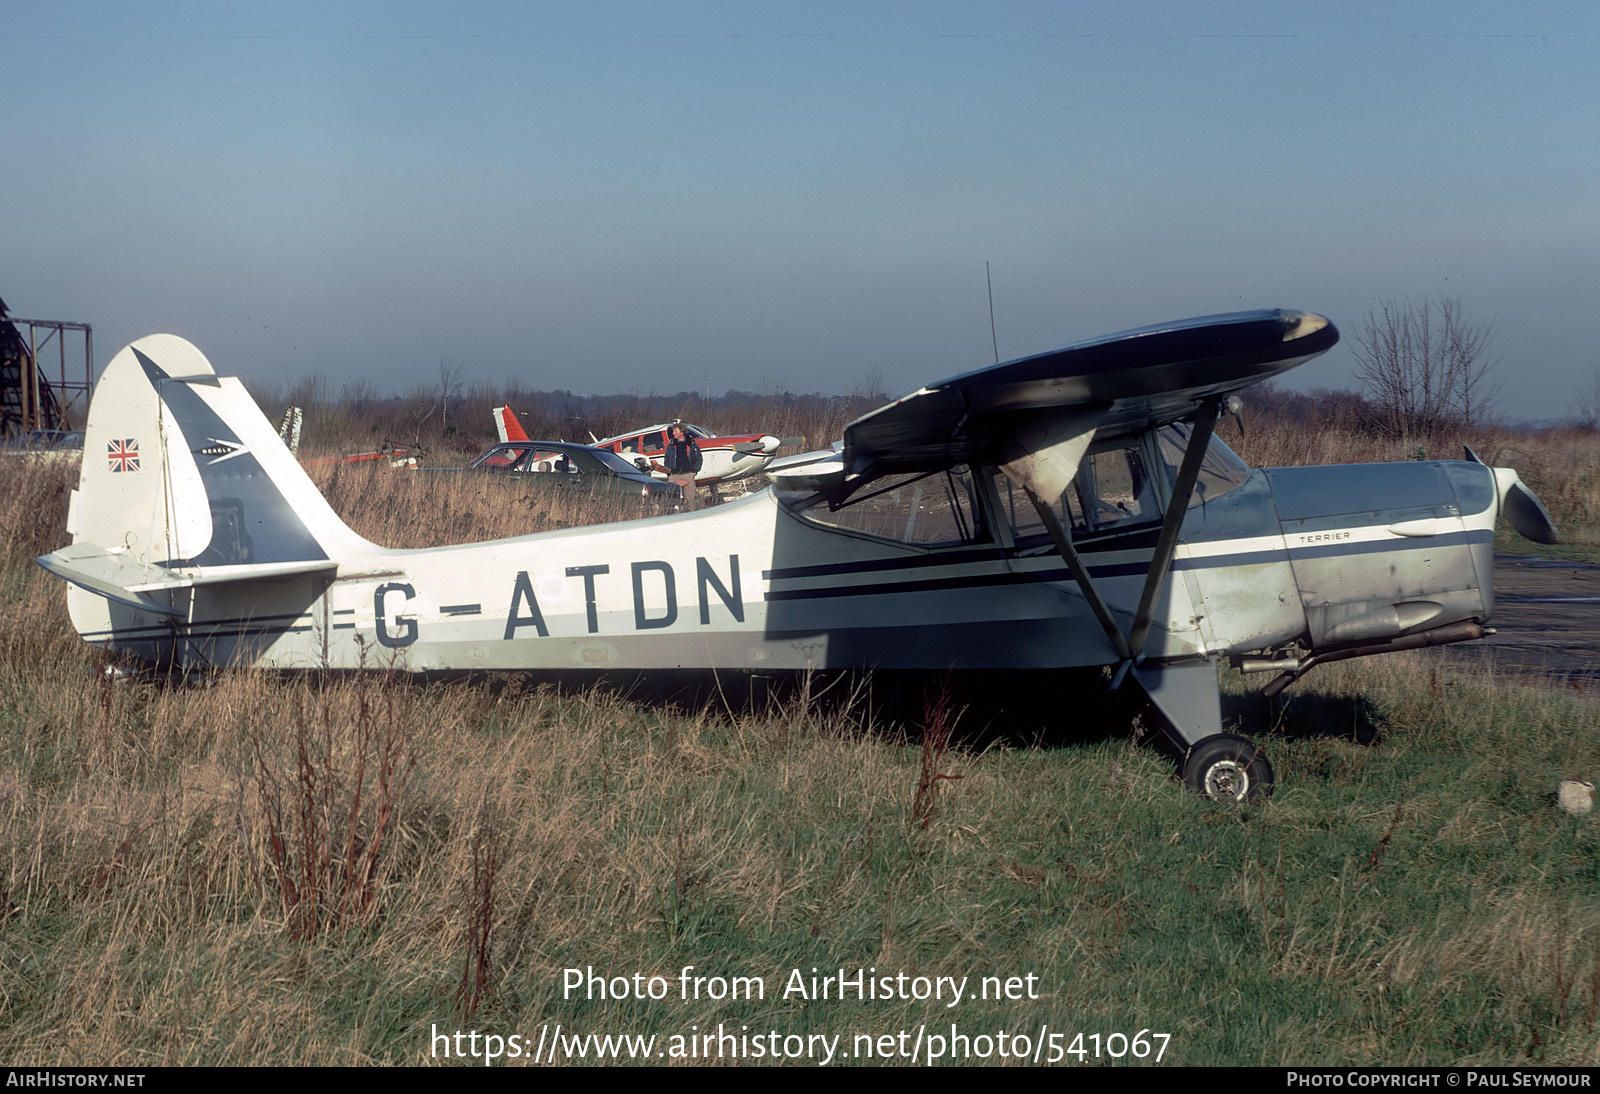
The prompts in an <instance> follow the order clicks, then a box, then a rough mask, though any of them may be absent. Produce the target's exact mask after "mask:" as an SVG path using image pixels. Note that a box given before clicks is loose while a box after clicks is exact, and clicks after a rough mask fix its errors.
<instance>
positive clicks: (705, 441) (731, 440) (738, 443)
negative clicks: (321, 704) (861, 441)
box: [494, 406, 806, 486]
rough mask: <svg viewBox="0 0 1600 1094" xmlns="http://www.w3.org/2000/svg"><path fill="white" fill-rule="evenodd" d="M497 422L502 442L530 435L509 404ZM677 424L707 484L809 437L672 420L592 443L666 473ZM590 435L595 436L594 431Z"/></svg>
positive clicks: (735, 475) (761, 465)
mask: <svg viewBox="0 0 1600 1094" xmlns="http://www.w3.org/2000/svg"><path fill="white" fill-rule="evenodd" d="M494 425H495V429H496V430H498V431H499V433H500V441H501V443H505V442H507V441H526V440H528V439H529V437H528V434H527V431H526V430H524V429H523V428H522V423H521V422H519V421H517V416H516V414H515V413H513V412H512V410H511V408H510V407H508V406H497V407H495V409H494ZM674 425H682V426H683V428H684V429H685V431H687V432H688V434H689V436H690V437H692V438H694V442H695V443H696V444H698V445H699V446H700V455H701V466H700V470H699V471H698V472H697V473H696V474H695V477H694V481H695V482H697V483H700V484H702V485H705V486H713V485H715V484H717V483H722V482H732V481H733V480H734V479H742V478H744V477H745V476H747V475H754V474H756V473H757V472H758V471H765V470H766V469H767V465H768V464H769V463H771V462H772V458H773V457H774V456H776V455H777V454H778V449H779V448H781V447H782V446H784V445H786V444H787V445H797V446H799V447H802V448H803V447H804V446H805V440H806V439H805V438H804V437H785V438H782V439H779V438H777V437H774V436H772V435H771V434H770V433H739V434H736V435H734V436H729V437H714V436H712V435H711V434H710V433H709V432H708V431H706V430H704V429H701V428H700V427H699V426H697V425H690V424H689V423H688V422H668V423H664V424H661V425H652V426H646V427H645V428H644V429H636V430H634V431H633V432H632V433H619V434H617V435H616V436H615V437H607V438H605V439H604V440H599V441H595V440H591V442H590V443H591V444H592V445H593V447H595V448H604V449H608V450H609V451H612V452H615V453H616V454H617V455H619V456H621V457H622V458H623V459H625V460H628V461H630V462H631V463H633V464H634V465H635V466H637V467H639V468H640V469H641V470H645V471H651V472H653V473H655V474H658V475H665V474H666V468H665V467H664V466H663V465H662V463H661V461H662V459H663V458H665V456H666V451H667V443H666V434H667V430H668V429H670V428H671V427H672V426H674ZM590 436H591V438H592V437H593V434H591V435H590Z"/></svg>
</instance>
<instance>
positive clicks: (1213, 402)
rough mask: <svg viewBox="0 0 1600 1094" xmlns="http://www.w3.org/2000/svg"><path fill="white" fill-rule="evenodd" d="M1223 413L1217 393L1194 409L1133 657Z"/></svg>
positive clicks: (1132, 640) (1131, 640)
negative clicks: (1187, 444) (1192, 420)
mask: <svg viewBox="0 0 1600 1094" xmlns="http://www.w3.org/2000/svg"><path fill="white" fill-rule="evenodd" d="M1221 414H1222V400H1221V399H1220V398H1216V397H1213V398H1210V399H1207V400H1206V401H1205V402H1203V403H1201V404H1200V409H1199V410H1198V411H1197V412H1196V413H1195V416H1194V429H1193V431H1192V432H1191V433H1190V434H1189V447H1188V448H1186V449H1184V450H1183V465H1182V466H1181V467H1179V468H1178V479H1177V481H1176V482H1174V483H1173V484H1172V497H1171V498H1170V499H1168V501H1167V512H1166V515H1165V516H1164V517H1163V518H1162V521H1161V535H1160V537H1159V538H1158V539H1157V540H1156V550H1155V554H1154V555H1152V556H1151V558H1150V571H1149V573H1147V574H1145V578H1144V591H1143V592H1141V593H1140V594H1139V610H1138V612H1137V613H1135V615H1134V617H1133V630H1132V631H1130V632H1129V634H1128V649H1129V652H1130V655H1131V656H1132V657H1133V659H1134V660H1138V659H1139V657H1140V656H1141V655H1142V654H1143V653H1144V642H1145V639H1146V638H1148V637H1149V636H1150V621H1151V614H1152V611H1151V610H1152V608H1153V607H1154V606H1155V602H1156V597H1157V596H1159V595H1160V593H1161V588H1162V586H1163V585H1165V584H1166V582H1167V571H1168V570H1169V569H1170V568H1171V567H1172V556H1173V554H1174V553H1175V552H1176V551H1177V549H1178V532H1179V531H1180V530H1181V529H1182V528H1183V514H1184V512H1185V511H1186V510H1187V509H1188V508H1189V496H1190V495H1191V494H1193V493H1194V484H1195V482H1196V481H1198V480H1199V478H1200V463H1201V461H1202V460H1204V459H1205V454H1206V446H1207V445H1209V444H1210V443H1211V434H1212V432H1213V431H1214V430H1215V429H1216V427H1217V418H1218V417H1220V416H1221Z"/></svg>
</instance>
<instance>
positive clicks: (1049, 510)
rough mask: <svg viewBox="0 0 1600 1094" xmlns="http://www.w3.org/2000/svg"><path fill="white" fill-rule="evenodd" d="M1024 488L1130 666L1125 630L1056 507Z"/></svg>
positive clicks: (1123, 659) (1085, 596) (1079, 586)
mask: <svg viewBox="0 0 1600 1094" xmlns="http://www.w3.org/2000/svg"><path fill="white" fill-rule="evenodd" d="M1023 489H1024V490H1025V491H1027V493H1028V500H1029V501H1031V502H1033V507H1034V509H1036V510H1038V513H1039V519H1040V520H1042V521H1044V526H1045V528H1046V529H1047V530H1048V531H1049V533H1050V538H1051V539H1052V540H1053V541H1054V542H1055V545H1056V550H1057V551H1058V552H1059V553H1060V554H1061V557H1062V558H1063V559H1064V560H1065V561H1066V563H1067V569H1068V570H1070V571H1072V577H1073V579H1074V580H1075V581H1077V583H1078V591H1079V592H1081V593H1082V594H1083V598H1084V599H1085V600H1087V601H1088V602H1089V607H1090V608H1092V609H1094V614H1095V618H1096V619H1098V620H1100V626H1101V627H1102V628H1103V629H1104V630H1105V632H1106V637H1107V638H1109V639H1111V648H1112V649H1113V650H1114V651H1116V654H1117V660H1119V661H1121V662H1122V663H1123V664H1127V663H1128V662H1129V661H1130V660H1132V658H1133V654H1132V652H1131V651H1130V650H1129V648H1128V640H1127V639H1126V638H1124V637H1123V636H1122V628H1121V627H1119V626H1117V620H1116V618H1115V617H1114V616H1113V615H1112V614H1111V608H1110V606H1109V605H1107V604H1106V602H1105V599H1104V598H1103V597H1102V596H1101V595H1100V590H1099V589H1098V588H1096V587H1095V583H1094V579H1093V578H1092V577H1090V576H1089V568H1088V567H1087V566H1085V565H1084V564H1083V560H1082V559H1080V558H1079V557H1078V551H1077V549H1076V548H1075V547H1073V546H1072V537H1071V536H1069V535H1068V534H1067V530H1066V529H1065V528H1063V527H1062V526H1061V520H1060V519H1059V518H1058V517H1057V516H1056V511H1055V508H1054V507H1053V506H1051V505H1050V503H1048V502H1046V501H1045V500H1043V499H1042V498H1040V497H1039V495H1038V494H1036V493H1034V490H1033V487H1032V486H1028V485H1024V486H1023Z"/></svg>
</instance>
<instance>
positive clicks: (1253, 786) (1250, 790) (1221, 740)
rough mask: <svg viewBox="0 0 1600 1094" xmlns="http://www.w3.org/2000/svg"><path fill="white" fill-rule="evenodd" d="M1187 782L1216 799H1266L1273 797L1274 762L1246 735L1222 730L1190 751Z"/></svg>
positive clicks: (1185, 774) (1185, 761)
mask: <svg viewBox="0 0 1600 1094" xmlns="http://www.w3.org/2000/svg"><path fill="white" fill-rule="evenodd" d="M1183 783H1184V785H1185V786H1187V787H1188V788H1189V789H1190V790H1193V791H1194V792H1195V793H1197V794H1200V795H1202V796H1204V797H1207V798H1212V799H1214V800H1216V801H1236V802H1253V801H1265V800H1266V799H1267V798H1270V797H1271V796H1272V765H1271V764H1269V763H1268V762H1267V758H1266V757H1265V756H1263V755H1261V754H1260V753H1259V752H1257V751H1256V746H1255V745H1253V744H1251V743H1250V742H1249V741H1247V740H1245V739H1244V738H1243V737H1235V736H1233V735H1232V734H1231V733H1219V734H1217V735H1216V736H1214V737H1207V738H1206V739H1205V740H1203V741H1201V742H1200V743H1199V744H1197V745H1195V746H1194V747H1193V748H1191V749H1190V750H1189V753H1188V755H1187V756H1185V757H1184V759H1183Z"/></svg>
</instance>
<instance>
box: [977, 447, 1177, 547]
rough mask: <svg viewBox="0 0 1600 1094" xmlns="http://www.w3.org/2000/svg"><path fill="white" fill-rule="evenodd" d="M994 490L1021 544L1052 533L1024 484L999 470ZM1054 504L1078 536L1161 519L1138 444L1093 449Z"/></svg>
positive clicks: (1073, 534)
mask: <svg viewBox="0 0 1600 1094" xmlns="http://www.w3.org/2000/svg"><path fill="white" fill-rule="evenodd" d="M995 490H996V492H997V493H998V494H999V497H1000V505H1001V508H1002V509H1003V510H1004V511H1005V514H1006V517H1007V519H1008V520H1009V521H1010V522H1011V530H1012V534H1013V535H1014V536H1015V538H1016V541H1017V542H1018V543H1022V542H1024V541H1027V540H1032V539H1034V538H1036V537H1046V536H1047V535H1048V532H1047V531H1046V529H1045V526H1044V522H1043V521H1042V520H1040V519H1039V514H1038V511H1037V510H1035V509H1034V507H1033V502H1031V501H1030V500H1028V495H1027V494H1026V493H1024V492H1023V490H1022V487H1020V486H1017V485H1016V484H1015V483H1013V482H1012V481H1011V480H1010V479H1008V478H1006V477H1005V475H1003V474H1001V473H1000V472H998V471H996V472H995ZM1054 508H1055V511H1056V519H1057V520H1059V521H1060V522H1061V523H1062V525H1063V526H1064V527H1066V528H1068V529H1069V530H1070V531H1071V534H1072V537H1073V538H1074V539H1079V538H1083V537H1087V536H1097V535H1108V534H1112V533H1115V532H1122V531H1126V530H1130V529H1133V528H1143V527H1146V526H1148V525H1151V524H1158V523H1160V521H1161V517H1162V512H1161V499H1160V496H1159V494H1158V493H1157V492H1156V483H1155V480H1154V479H1153V478H1152V477H1151V475H1150V469H1149V467H1148V466H1147V463H1146V460H1145V455H1144V450H1143V449H1142V448H1140V447H1138V446H1129V447H1123V448H1105V449H1102V450H1100V451H1098V452H1091V453H1089V454H1088V455H1087V456H1085V457H1084V460H1083V463H1082V464H1081V465H1080V466H1079V468H1078V474H1077V475H1076V476H1075V477H1074V478H1073V480H1072V483H1071V485H1069V486H1068V487H1067V489H1066V490H1065V491H1064V492H1063V493H1062V495H1061V496H1060V497H1059V498H1057V499H1056V500H1055V506H1054Z"/></svg>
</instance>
